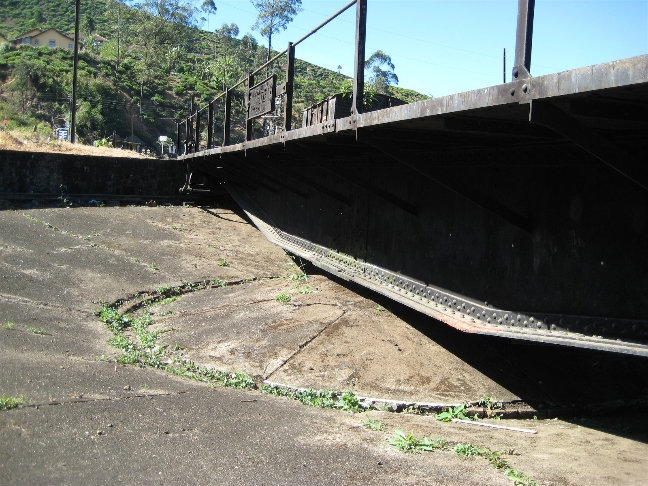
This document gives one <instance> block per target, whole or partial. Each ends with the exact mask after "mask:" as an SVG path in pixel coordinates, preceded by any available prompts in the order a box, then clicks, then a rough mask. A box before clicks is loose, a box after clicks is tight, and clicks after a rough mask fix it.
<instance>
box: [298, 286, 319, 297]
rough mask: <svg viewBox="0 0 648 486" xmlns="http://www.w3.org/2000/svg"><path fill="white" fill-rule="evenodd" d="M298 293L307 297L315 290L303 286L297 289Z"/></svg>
mask: <svg viewBox="0 0 648 486" xmlns="http://www.w3.org/2000/svg"><path fill="white" fill-rule="evenodd" d="M298 292H299V293H300V294H302V295H308V294H312V293H313V292H315V290H313V287H311V286H310V285H304V286H303V287H301V288H299V290H298Z"/></svg>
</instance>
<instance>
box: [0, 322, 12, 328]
mask: <svg viewBox="0 0 648 486" xmlns="http://www.w3.org/2000/svg"><path fill="white" fill-rule="evenodd" d="M14 326H15V324H14V323H13V322H3V323H2V329H13V327H14Z"/></svg>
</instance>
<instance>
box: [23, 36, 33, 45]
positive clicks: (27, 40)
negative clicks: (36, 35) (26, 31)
mask: <svg viewBox="0 0 648 486" xmlns="http://www.w3.org/2000/svg"><path fill="white" fill-rule="evenodd" d="M23 44H31V37H23Z"/></svg>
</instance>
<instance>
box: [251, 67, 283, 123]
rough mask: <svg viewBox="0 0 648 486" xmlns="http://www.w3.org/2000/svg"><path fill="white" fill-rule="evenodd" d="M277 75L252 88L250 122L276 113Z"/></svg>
mask: <svg viewBox="0 0 648 486" xmlns="http://www.w3.org/2000/svg"><path fill="white" fill-rule="evenodd" d="M276 90H277V75H276V74H273V75H272V76H270V77H269V78H266V79H264V80H263V81H261V82H260V83H259V84H256V85H254V86H252V88H250V92H249V94H248V106H247V117H248V120H249V119H251V118H256V117H258V116H262V115H265V114H267V113H270V112H272V111H274V109H275V96H276Z"/></svg>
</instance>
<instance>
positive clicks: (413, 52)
mask: <svg viewBox="0 0 648 486" xmlns="http://www.w3.org/2000/svg"><path fill="white" fill-rule="evenodd" d="M200 3H202V2H200ZM215 3H216V6H217V8H218V11H217V13H216V14H215V15H210V16H209V24H208V23H207V22H205V23H204V24H203V26H202V27H203V28H204V29H206V28H207V27H209V30H213V29H214V28H215V27H219V26H221V25H222V24H223V23H232V22H233V23H235V24H237V25H238V26H239V29H240V32H241V33H240V35H239V37H240V36H242V35H243V34H245V33H247V32H250V33H252V34H253V35H254V36H255V37H256V38H257V39H258V40H259V43H260V44H261V45H264V44H265V40H264V39H261V38H260V36H259V35H258V33H256V32H252V30H251V29H252V24H253V23H254V21H255V19H256V10H255V9H254V7H253V6H252V4H251V3H250V1H249V0H215ZM347 3H348V0H302V7H303V10H302V11H301V12H300V13H299V14H298V15H297V16H296V17H295V19H294V21H293V22H292V23H290V24H289V25H288V28H287V30H286V31H285V32H284V33H282V34H280V35H277V36H275V37H274V38H273V48H275V49H284V48H285V46H286V45H287V44H288V41H295V40H297V39H299V38H301V37H302V36H303V35H304V34H306V33H307V32H309V31H310V30H311V29H313V28H314V27H316V26H317V25H319V24H320V23H321V22H322V21H324V20H325V19H326V18H328V17H329V16H330V15H332V14H333V13H335V12H336V11H338V10H339V9H340V8H341V7H343V6H344V5H346V4H347ZM517 4H518V2H517V0H472V1H469V0H368V8H367V17H368V19H367V47H366V49H367V57H368V56H369V55H371V53H373V52H375V51H376V50H378V49H380V50H382V51H384V52H386V53H387V54H389V55H390V56H391V58H392V61H393V63H394V65H395V68H396V69H395V72H396V75H397V76H398V77H399V80H400V82H399V86H401V87H404V88H410V89H414V90H416V91H419V92H421V93H425V94H427V95H432V96H443V95H447V94H452V93H458V92H461V91H467V90H470V89H477V88H482V87H486V86H491V85H495V84H499V83H501V82H502V63H503V60H502V58H503V49H506V56H507V61H506V65H507V80H510V77H511V74H510V73H511V68H512V66H513V57H514V53H515V29H516V21H517ZM354 28H355V8H354V7H352V8H351V9H349V11H347V12H345V13H344V14H343V15H342V16H340V17H338V18H337V19H336V20H334V21H333V22H332V23H331V24H329V25H328V26H327V27H325V28H323V29H322V30H321V31H319V32H318V33H317V34H315V35H314V36H313V37H311V38H310V39H308V40H306V41H304V42H303V43H302V44H300V45H299V46H298V47H297V50H296V51H297V52H296V54H297V57H298V58H300V59H304V60H306V61H309V62H312V63H314V64H318V65H320V66H323V67H326V68H329V69H333V70H336V69H337V68H338V66H342V70H341V72H342V73H344V74H348V75H353V43H354V36H355V33H354ZM640 54H648V0H587V1H586V0H536V9H535V22H534V36H533V54H532V60H531V74H532V75H535V76H538V75H542V74H548V73H553V72H559V71H564V70H567V69H572V68H576V67H581V66H588V65H591V64H597V63H600V62H606V61H612V60H616V59H623V58H626V57H632V56H636V55H640Z"/></svg>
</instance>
